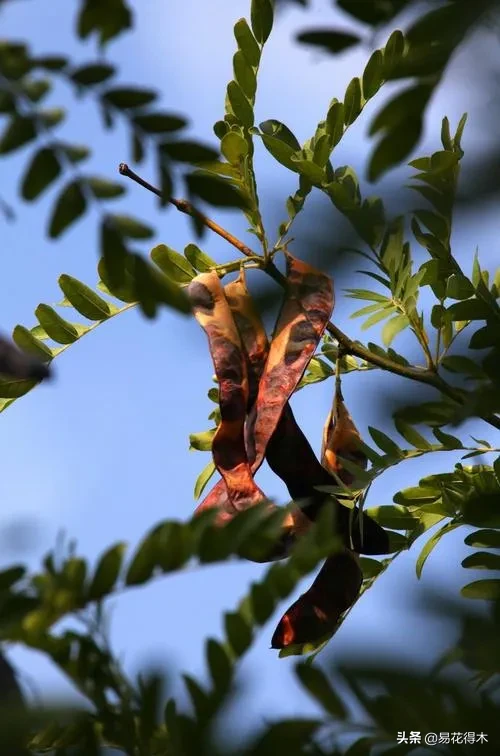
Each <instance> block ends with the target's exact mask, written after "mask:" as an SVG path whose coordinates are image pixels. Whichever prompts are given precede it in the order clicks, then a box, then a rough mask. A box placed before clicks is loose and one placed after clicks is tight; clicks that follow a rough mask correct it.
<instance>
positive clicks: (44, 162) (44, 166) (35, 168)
mask: <svg viewBox="0 0 500 756" xmlns="http://www.w3.org/2000/svg"><path fill="white" fill-rule="evenodd" d="M60 173H61V165H60V163H59V159H58V157H57V154H56V152H55V151H54V149H52V147H42V149H41V150H38V152H37V153H36V154H35V155H34V157H33V159H32V161H31V163H30V164H29V166H28V169H27V171H26V173H25V174H24V178H23V179H22V182H21V195H22V197H23V199H25V200H34V199H36V198H37V197H38V196H39V195H40V194H42V192H44V191H45V189H47V187H49V186H50V184H51V183H52V182H53V181H55V180H56V178H57V177H58V176H59V174H60Z"/></svg>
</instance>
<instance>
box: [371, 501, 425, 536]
mask: <svg viewBox="0 0 500 756" xmlns="http://www.w3.org/2000/svg"><path fill="white" fill-rule="evenodd" d="M365 512H366V514H367V515H368V516H369V517H371V518H372V519H374V520H375V521H376V522H378V524H379V525H381V526H382V527H384V528H391V530H412V529H413V528H416V527H417V526H418V522H419V521H418V519H417V518H416V517H414V516H413V515H411V514H410V513H409V512H408V510H407V509H406V508H405V507H401V506H396V505H394V504H385V505H383V506H380V507H369V508H368V509H365Z"/></svg>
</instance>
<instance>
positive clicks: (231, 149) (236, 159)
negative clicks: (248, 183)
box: [220, 131, 249, 165]
mask: <svg viewBox="0 0 500 756" xmlns="http://www.w3.org/2000/svg"><path fill="white" fill-rule="evenodd" d="M220 149H221V152H222V154H223V155H224V157H225V158H226V160H228V161H229V162H230V163H231V165H239V164H240V162H241V160H243V158H244V157H246V156H247V155H248V149H249V148H248V142H247V141H246V139H243V137H242V136H241V134H238V132H237V131H229V132H228V133H227V134H225V135H224V136H223V137H222V139H221V143H220Z"/></svg>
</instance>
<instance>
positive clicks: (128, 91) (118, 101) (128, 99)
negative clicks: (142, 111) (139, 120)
mask: <svg viewBox="0 0 500 756" xmlns="http://www.w3.org/2000/svg"><path fill="white" fill-rule="evenodd" d="M156 97H157V95H156V92H154V91H153V90H151V89H137V88H134V87H116V89H108V91H107V92H104V94H103V95H102V98H103V99H104V100H105V101H106V102H108V103H109V104H110V105H114V107H115V108H118V109H119V110H128V109H129V108H141V107H144V105H150V104H151V103H152V102H154V101H155V100H156Z"/></svg>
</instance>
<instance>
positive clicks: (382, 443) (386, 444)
mask: <svg viewBox="0 0 500 756" xmlns="http://www.w3.org/2000/svg"><path fill="white" fill-rule="evenodd" d="M368 432H369V434H370V436H371V437H372V439H373V440H374V442H375V443H376V444H377V446H378V447H379V448H380V449H382V451H383V452H385V453H386V454H389V455H390V456H391V457H401V456H402V454H403V453H402V451H401V449H400V448H399V446H398V445H397V444H396V443H395V442H394V441H393V440H392V439H390V438H389V436H387V435H386V434H385V433H383V432H382V431H381V430H377V428H372V427H371V426H370V425H369V426H368Z"/></svg>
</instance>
